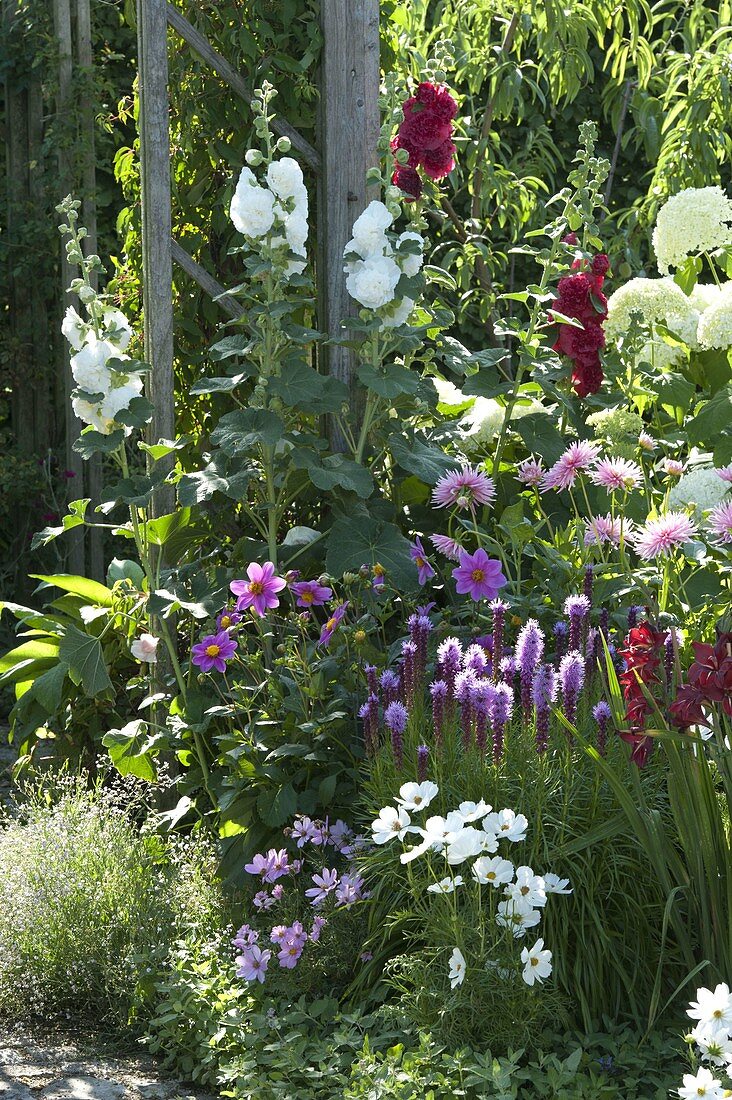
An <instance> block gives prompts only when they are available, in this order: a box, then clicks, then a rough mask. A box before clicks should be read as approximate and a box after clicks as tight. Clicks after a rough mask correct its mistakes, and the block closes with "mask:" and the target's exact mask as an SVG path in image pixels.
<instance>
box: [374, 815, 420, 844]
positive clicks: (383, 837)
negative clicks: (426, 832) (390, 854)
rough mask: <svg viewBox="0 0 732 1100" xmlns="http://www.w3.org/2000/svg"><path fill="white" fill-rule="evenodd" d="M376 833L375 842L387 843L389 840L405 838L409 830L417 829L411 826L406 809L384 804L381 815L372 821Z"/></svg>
mask: <svg viewBox="0 0 732 1100" xmlns="http://www.w3.org/2000/svg"><path fill="white" fill-rule="evenodd" d="M371 829H372V832H373V834H374V844H386V842H387V840H393V839H394V837H399V839H400V840H403V839H404V837H405V836H406V835H407V833H408V832H414V831H415V830H414V829H413V828H411V827H410V820H409V814H408V813H407V811H406V810H402V809H398V810H395V809H394V807H393V806H384V807H383V809H381V810H379V816H378V817H377V818H376V820H375V821H372V822H371Z"/></svg>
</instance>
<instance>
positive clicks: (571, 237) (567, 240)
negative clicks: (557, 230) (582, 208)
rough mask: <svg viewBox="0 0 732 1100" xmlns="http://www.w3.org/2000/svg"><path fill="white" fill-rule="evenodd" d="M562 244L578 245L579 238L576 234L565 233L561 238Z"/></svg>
mask: <svg viewBox="0 0 732 1100" xmlns="http://www.w3.org/2000/svg"><path fill="white" fill-rule="evenodd" d="M562 244H579V238H578V236H577V234H576V233H567V234H565V236H564V237H562Z"/></svg>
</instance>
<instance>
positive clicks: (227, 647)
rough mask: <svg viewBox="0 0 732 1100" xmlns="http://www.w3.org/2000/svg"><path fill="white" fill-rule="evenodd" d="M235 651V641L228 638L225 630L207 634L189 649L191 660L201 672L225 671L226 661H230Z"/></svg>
mask: <svg viewBox="0 0 732 1100" xmlns="http://www.w3.org/2000/svg"><path fill="white" fill-rule="evenodd" d="M235 653H236V642H235V641H234V639H233V638H230V637H229V635H228V634H227V633H226V631H225V630H221V631H219V633H218V634H207V635H206V637H205V638H202V639H201V641H200V642H198V643H197V644H196V645H194V646H193V647H192V649H191V661H192V662H193V664H194V665H197V666H198V667H199V668H200V670H201V672H210V671H211V669H214V668H215V669H216V671H217V672H225V671H226V662H227V661H230V660H231V658H232V657H233V656H234V654H235Z"/></svg>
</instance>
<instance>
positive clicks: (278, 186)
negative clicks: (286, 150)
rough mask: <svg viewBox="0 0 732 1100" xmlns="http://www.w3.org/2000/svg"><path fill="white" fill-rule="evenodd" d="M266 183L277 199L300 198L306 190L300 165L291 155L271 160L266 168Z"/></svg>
mask: <svg viewBox="0 0 732 1100" xmlns="http://www.w3.org/2000/svg"><path fill="white" fill-rule="evenodd" d="M267 185H268V187H269V189H270V191H273V192H274V194H275V195H276V196H277V198H278V199H296V200H297V199H298V198H299V199H300V200H302V195H303V192H305V200H306V201H307V190H306V189H305V180H304V179H303V174H302V169H301V167H300V165H299V164H298V163H297V161H296V160H294V159H293V158H292V157H282V158H281V159H280V160H273V161H272V163H271V164H270V165H269V167H268V168H267Z"/></svg>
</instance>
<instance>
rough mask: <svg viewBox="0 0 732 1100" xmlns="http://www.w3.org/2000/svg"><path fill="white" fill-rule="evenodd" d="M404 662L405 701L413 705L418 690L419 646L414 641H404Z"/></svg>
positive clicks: (409, 705)
mask: <svg viewBox="0 0 732 1100" xmlns="http://www.w3.org/2000/svg"><path fill="white" fill-rule="evenodd" d="M402 662H403V663H402V686H403V688H404V702H405V703H406V704H407V706H408V707H411V706H413V705H414V696H415V693H416V690H417V647H416V645H415V644H414V642H412V641H406V642H402Z"/></svg>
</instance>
